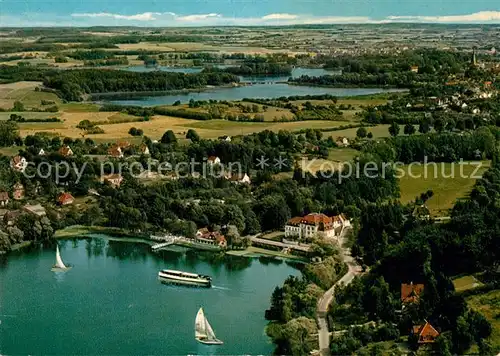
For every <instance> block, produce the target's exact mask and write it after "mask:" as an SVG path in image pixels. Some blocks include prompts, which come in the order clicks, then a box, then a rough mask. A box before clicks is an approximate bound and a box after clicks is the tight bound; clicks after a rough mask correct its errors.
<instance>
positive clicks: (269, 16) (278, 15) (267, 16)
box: [262, 14, 299, 20]
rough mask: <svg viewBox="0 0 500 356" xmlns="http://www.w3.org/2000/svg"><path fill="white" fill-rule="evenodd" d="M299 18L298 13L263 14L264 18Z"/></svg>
mask: <svg viewBox="0 0 500 356" xmlns="http://www.w3.org/2000/svg"><path fill="white" fill-rule="evenodd" d="M297 18H299V16H298V15H292V14H269V15H266V16H262V20H295V19H297Z"/></svg>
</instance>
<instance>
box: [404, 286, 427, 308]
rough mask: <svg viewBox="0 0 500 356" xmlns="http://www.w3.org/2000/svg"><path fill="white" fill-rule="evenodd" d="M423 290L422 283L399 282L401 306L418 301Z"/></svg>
mask: <svg viewBox="0 0 500 356" xmlns="http://www.w3.org/2000/svg"><path fill="white" fill-rule="evenodd" d="M423 291H424V285H423V284H413V282H411V283H409V284H406V283H403V284H401V303H402V304H403V306H404V305H405V304H411V303H418V302H419V300H420V295H421V294H422V293H423Z"/></svg>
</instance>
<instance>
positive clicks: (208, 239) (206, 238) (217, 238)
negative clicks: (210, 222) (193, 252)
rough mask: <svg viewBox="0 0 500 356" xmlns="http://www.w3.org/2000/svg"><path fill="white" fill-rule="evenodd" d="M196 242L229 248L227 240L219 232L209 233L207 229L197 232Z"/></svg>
mask: <svg viewBox="0 0 500 356" xmlns="http://www.w3.org/2000/svg"><path fill="white" fill-rule="evenodd" d="M195 241H196V242H197V243H201V244H205V245H211V246H218V247H220V248H227V241H226V238H225V237H224V236H223V235H222V234H221V233H220V232H218V231H209V230H208V229H207V228H203V229H200V230H198V231H197V232H196V236H195Z"/></svg>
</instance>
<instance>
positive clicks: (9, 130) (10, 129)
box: [0, 121, 19, 147]
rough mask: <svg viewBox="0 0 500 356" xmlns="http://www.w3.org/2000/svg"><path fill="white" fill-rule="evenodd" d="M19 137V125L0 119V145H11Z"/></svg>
mask: <svg viewBox="0 0 500 356" xmlns="http://www.w3.org/2000/svg"><path fill="white" fill-rule="evenodd" d="M18 137H19V126H17V124H16V123H15V122H12V121H0V146H1V147H6V146H12V145H13V144H14V143H15V142H16V139H17V138H18Z"/></svg>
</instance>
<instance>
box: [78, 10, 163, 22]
mask: <svg viewBox="0 0 500 356" xmlns="http://www.w3.org/2000/svg"><path fill="white" fill-rule="evenodd" d="M158 15H161V13H160V12H143V13H142V14H135V15H130V16H127V15H120V14H110V13H108V12H99V13H83V14H71V16H73V17H91V18H97V17H111V18H114V19H118V20H135V21H154V20H156V17H154V16H158Z"/></svg>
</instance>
